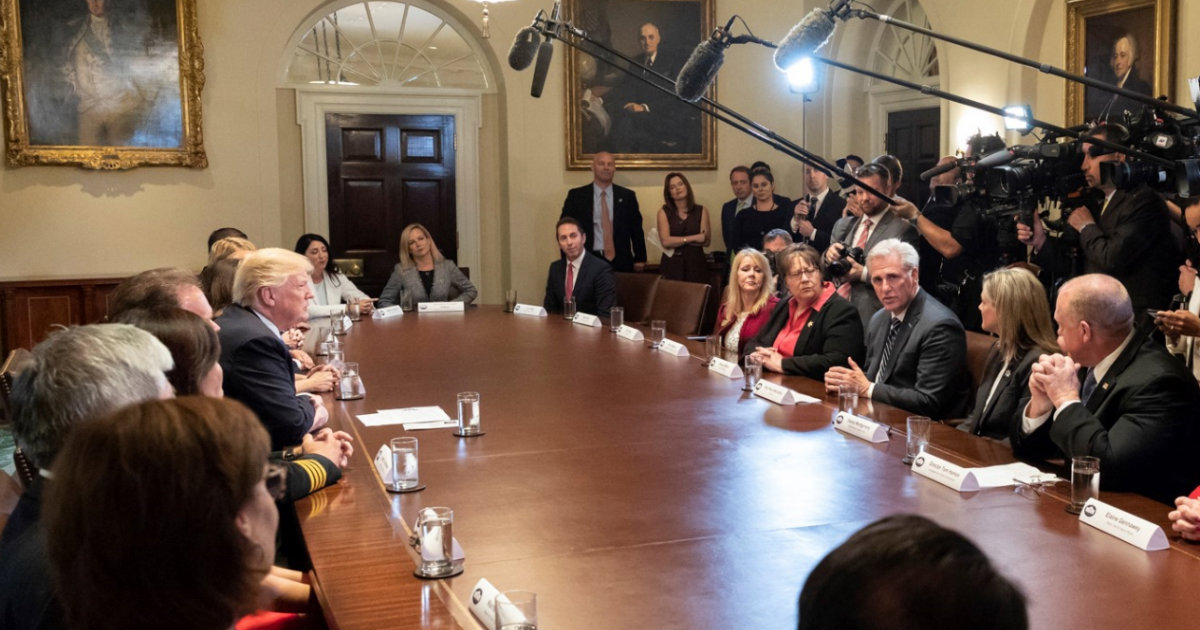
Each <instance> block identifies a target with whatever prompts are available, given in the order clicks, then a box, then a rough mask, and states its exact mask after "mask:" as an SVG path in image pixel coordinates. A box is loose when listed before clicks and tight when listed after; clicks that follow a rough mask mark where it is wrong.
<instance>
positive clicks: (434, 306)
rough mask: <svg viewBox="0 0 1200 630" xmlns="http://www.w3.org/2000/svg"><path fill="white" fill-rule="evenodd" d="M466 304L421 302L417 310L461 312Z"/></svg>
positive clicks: (423, 311) (424, 311) (425, 311)
mask: <svg viewBox="0 0 1200 630" xmlns="http://www.w3.org/2000/svg"><path fill="white" fill-rule="evenodd" d="M466 306H467V303H466V302H421V303H420V304H418V305H417V310H418V311H419V312H422V313H461V312H463V311H464V310H465V309H466Z"/></svg>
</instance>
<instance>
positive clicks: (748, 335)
mask: <svg viewBox="0 0 1200 630" xmlns="http://www.w3.org/2000/svg"><path fill="white" fill-rule="evenodd" d="M732 267H733V268H732V269H730V270H729V286H727V287H726V288H725V299H724V300H722V301H721V308H720V309H719V310H718V311H717V323H716V330H714V331H713V333H714V334H717V335H720V336H721V348H722V349H723V350H725V351H726V352H728V353H729V354H733V353H737V355H738V356H741V355H742V354H743V352H742V351H743V350H744V349H745V348H746V342H747V341H750V339H752V338H753V337H754V336H755V335H757V334H758V331H759V330H760V329H761V328H762V327H763V324H765V323H767V318H768V317H770V315H771V309H773V308H775V305H776V304H777V303H778V302H779V298H777V297H775V277H774V275H773V274H772V273H771V265H770V264H768V263H767V257H766V256H764V255H763V254H762V253H761V252H759V251H758V250H754V249H750V248H746V249H743V250H742V251H740V252H738V253H737V255H736V256H734V257H733V265H732Z"/></svg>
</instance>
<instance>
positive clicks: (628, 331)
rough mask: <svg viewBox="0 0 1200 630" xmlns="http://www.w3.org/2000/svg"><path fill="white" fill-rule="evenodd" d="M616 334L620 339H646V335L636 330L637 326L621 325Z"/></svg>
mask: <svg viewBox="0 0 1200 630" xmlns="http://www.w3.org/2000/svg"><path fill="white" fill-rule="evenodd" d="M617 336H618V337H620V338H622V339H628V340H630V341H645V340H646V335H643V334H642V331H640V330H638V329H637V328H634V327H633V326H625V325H622V326H621V327H620V328H618V329H617Z"/></svg>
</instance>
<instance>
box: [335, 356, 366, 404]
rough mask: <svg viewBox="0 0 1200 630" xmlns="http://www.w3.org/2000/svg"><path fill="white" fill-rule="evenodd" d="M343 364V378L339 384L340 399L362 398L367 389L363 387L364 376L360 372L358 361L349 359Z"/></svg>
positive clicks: (338, 396) (338, 395)
mask: <svg viewBox="0 0 1200 630" xmlns="http://www.w3.org/2000/svg"><path fill="white" fill-rule="evenodd" d="M342 365H343V367H342V380H341V382H340V383H339V384H338V394H337V398H338V400H357V399H359V398H362V397H363V394H365V393H366V391H365V389H364V388H363V382H362V376H361V375H360V374H359V372H358V363H357V362H355V361H347V362H345V363H343V364H342Z"/></svg>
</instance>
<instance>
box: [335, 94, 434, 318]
mask: <svg viewBox="0 0 1200 630" xmlns="http://www.w3.org/2000/svg"><path fill="white" fill-rule="evenodd" d="M325 149H326V160H327V162H328V164H327V166H328V173H329V244H330V249H331V250H332V251H331V252H330V255H331V257H332V258H334V259H342V260H344V259H357V260H361V261H362V263H363V265H362V269H361V277H352V280H353V281H354V283H355V284H356V285H358V287H359V288H360V289H362V290H363V291H366V292H367V293H369V294H371V295H376V296H377V295H379V293H380V291H382V290H383V286H384V284H386V283H387V279H388V276H389V275H390V274H391V273H392V269H393V268H394V267H395V266H396V263H397V262H399V253H400V233H401V232H402V231H403V230H404V227H405V226H407V225H408V224H410V223H420V224H421V225H424V226H425V227H426V228H427V229H428V230H429V233H430V234H431V235H432V236H433V241H434V243H437V246H438V249H440V250H441V252H442V255H443V256H445V257H446V258H450V259H453V260H457V259H458V224H457V221H456V219H455V204H454V149H455V147H454V117H453V116H437V115H416V116H408V115H404V116H402V115H394V114H326V116H325ZM344 271H346V270H344ZM347 275H351V274H347Z"/></svg>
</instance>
